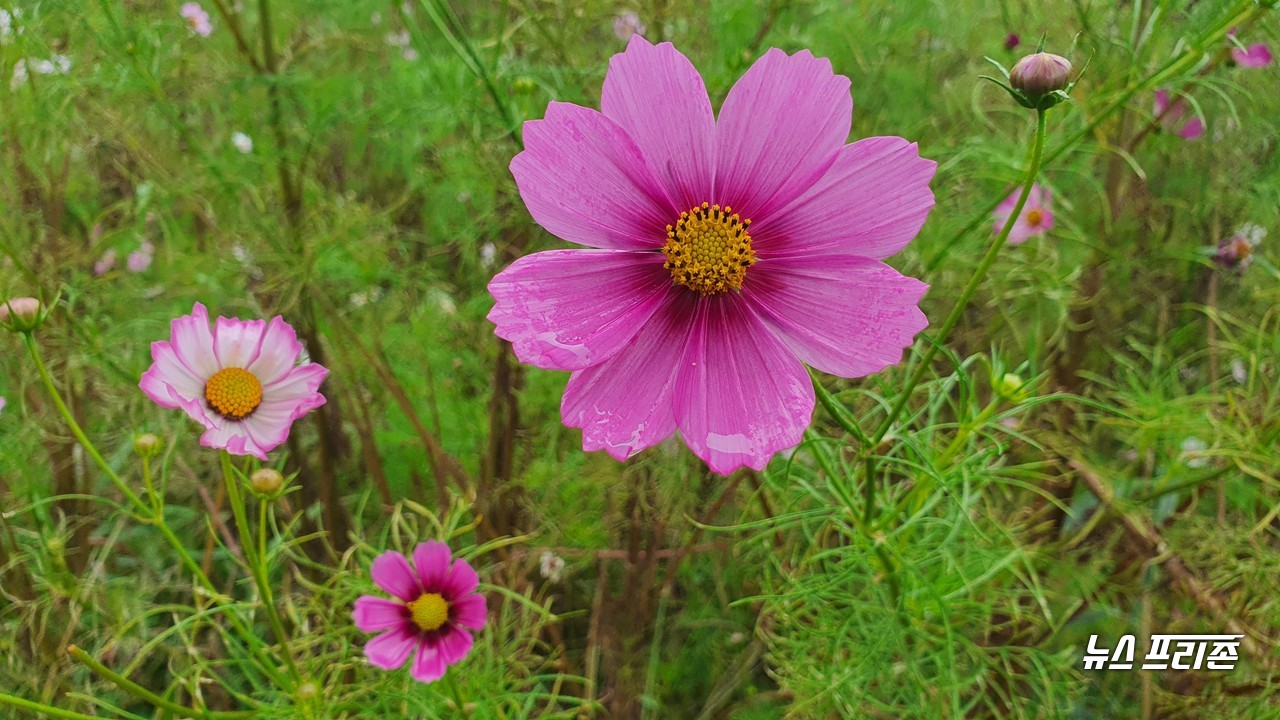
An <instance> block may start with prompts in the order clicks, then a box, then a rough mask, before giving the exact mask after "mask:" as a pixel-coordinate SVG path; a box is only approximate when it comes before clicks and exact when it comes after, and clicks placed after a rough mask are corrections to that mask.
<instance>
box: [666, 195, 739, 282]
mask: <svg viewBox="0 0 1280 720" xmlns="http://www.w3.org/2000/svg"><path fill="white" fill-rule="evenodd" d="M750 225H751V221H750V220H743V219H742V218H740V217H738V215H737V214H736V213H734V212H733V208H731V207H729V206H728V205H726V206H725V207H724V209H723V210H722V209H720V206H719V205H708V204H707V203H702V205H699V206H698V207H695V208H693V209H692V210H689V211H688V212H682V213H680V219H679V220H678V221H676V224H675V225H668V226H667V244H666V245H663V246H662V254H663V255H666V256H667V261H666V263H664V264H663V267H665V268H666V269H667V270H668V271H670V272H671V279H672V280H673V281H675V282H676V283H678V284H680V285H683V286H685V287H687V288H689V289H690V290H693V291H694V292H697V293H699V294H701V295H718V294H720V293H722V292H724V291H726V290H740V289H742V281H743V280H745V279H746V277H747V268H749V267H751V265H752V264H753V263H754V262H755V261H756V253H755V251H754V250H752V249H751V235H749V234H748V233H747V228H748V227H750Z"/></svg>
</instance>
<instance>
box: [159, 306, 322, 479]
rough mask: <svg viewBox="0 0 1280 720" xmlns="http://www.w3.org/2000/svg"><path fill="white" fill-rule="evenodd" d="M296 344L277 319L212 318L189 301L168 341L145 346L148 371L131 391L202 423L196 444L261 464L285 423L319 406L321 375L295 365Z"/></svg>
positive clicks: (282, 436)
mask: <svg viewBox="0 0 1280 720" xmlns="http://www.w3.org/2000/svg"><path fill="white" fill-rule="evenodd" d="M301 352H302V344H301V343H299V342H298V337H297V335H296V334H295V333H294V331H293V328H292V327H290V326H289V324H288V323H286V322H285V321H284V319H283V318H281V317H279V316H277V317H274V318H272V319H271V322H270V323H268V322H267V321H265V320H251V321H242V320H233V319H229V318H224V317H220V318H218V322H217V325H216V326H215V327H214V329H213V332H210V331H209V314H208V312H207V311H206V310H205V307H204V305H201V304H200V303H196V304H195V307H194V308H193V309H192V310H191V314H190V315H183V316H182V317H180V318H176V319H175V320H174V321H173V324H172V329H171V336H170V338H169V340H168V342H163V341H162V342H154V343H151V359H152V361H153V362H152V364H151V367H150V369H148V370H147V371H146V372H145V373H143V374H142V381H141V382H140V383H138V386H139V387H141V388H142V391H143V392H145V393H146V394H147V397H149V398H151V399H152V400H153V401H155V403H156V404H157V405H160V406H161V407H166V408H181V409H182V410H184V411H186V413H187V415H190V416H191V417H192V418H193V419H194V420H196V421H197V422H199V423H200V424H202V425H204V427H205V432H204V435H202V436H201V437H200V444H201V445H204V446H205V447H211V448H221V449H225V450H227V451H228V452H231V453H232V454H235V455H254V456H257V457H258V458H259V459H261V460H266V459H267V453H268V452H270V451H271V450H272V449H274V448H275V447H277V446H278V445H280V444H281V443H283V442H284V441H285V440H286V439H288V437H289V428H290V426H292V425H293V421H294V420H297V419H298V418H300V417H302V416H303V415H306V414H307V413H309V412H311V411H312V410H314V409H316V408H318V407H320V406H321V405H323V404H324V402H325V400H324V396H323V395H321V394H320V393H318V392H316V390H317V388H319V387H320V383H322V382H324V378H325V376H326V375H328V374H329V371H328V370H326V369H325V368H324V367H322V366H320V365H317V364H315V363H307V364H305V365H301V366H295V363H297V361H298V355H299V353H301Z"/></svg>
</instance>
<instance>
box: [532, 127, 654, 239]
mask: <svg viewBox="0 0 1280 720" xmlns="http://www.w3.org/2000/svg"><path fill="white" fill-rule="evenodd" d="M524 144H525V149H524V152H521V153H520V154H519V155H516V156H515V158H514V159H512V160H511V174H512V175H513V176H515V179H516V185H517V186H518V187H519V189H520V196H521V197H522V198H524V203H525V205H526V206H527V207H528V208H529V214H531V215H532V216H533V219H534V220H535V221H537V223H538V224H539V225H541V226H542V227H543V228H545V229H546V230H547V231H548V232H550V233H551V234H552V235H555V236H557V237H559V238H562V239H564V240H568V241H569V242H575V243H578V244H579V245H588V246H591V247H601V248H615V249H619V250H646V249H653V248H657V247H661V246H662V244H663V243H664V242H666V227H667V224H668V223H670V222H672V220H674V219H675V218H676V217H678V216H679V211H677V210H676V209H675V206H674V205H672V203H671V200H670V199H668V197H667V195H666V191H665V190H664V189H663V187H662V184H661V182H660V181H659V180H658V178H657V176H655V175H654V173H653V170H651V169H650V167H649V165H648V163H647V162H646V160H645V157H644V153H642V152H641V151H640V148H638V147H637V146H636V143H635V141H633V140H632V139H631V138H630V137H629V136H628V135H627V133H626V131H625V130H623V129H622V128H621V127H619V126H618V124H617V123H616V122H614V121H613V120H610V119H609V118H607V117H605V116H604V115H602V114H601V113H598V112H596V111H595V110H589V109H587V108H584V107H578V106H577V105H570V104H569V103H561V102H553V103H551V104H550V105H548V106H547V115H546V118H544V119H542V120H531V121H529V122H526V123H525V124H524Z"/></svg>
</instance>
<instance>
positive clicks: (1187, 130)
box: [1152, 88, 1204, 140]
mask: <svg viewBox="0 0 1280 720" xmlns="http://www.w3.org/2000/svg"><path fill="white" fill-rule="evenodd" d="M1152 112H1154V113H1155V116H1156V119H1157V120H1159V121H1160V122H1161V123H1162V124H1163V125H1164V126H1165V127H1166V128H1168V129H1169V131H1171V132H1174V133H1177V134H1178V137H1180V138H1182V139H1183V140H1195V139H1197V138H1199V137H1200V136H1201V135H1204V121H1203V120H1201V119H1200V118H1198V117H1192V118H1190V119H1186V120H1184V119H1183V116H1184V115H1186V113H1187V101H1186V100H1183V99H1181V98H1179V99H1178V100H1176V101H1174V103H1173V105H1170V104H1169V91H1168V90H1166V89H1164V88H1160V89H1159V90H1156V100H1155V105H1154V106H1153V108H1152Z"/></svg>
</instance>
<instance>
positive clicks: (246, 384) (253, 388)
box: [204, 368, 262, 420]
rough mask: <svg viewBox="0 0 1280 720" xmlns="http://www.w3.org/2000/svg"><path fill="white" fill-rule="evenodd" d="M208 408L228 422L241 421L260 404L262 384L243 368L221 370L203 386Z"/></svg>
mask: <svg viewBox="0 0 1280 720" xmlns="http://www.w3.org/2000/svg"><path fill="white" fill-rule="evenodd" d="M204 399H205V400H208V401H209V407H211V408H213V409H214V410H215V411H217V413H218V414H219V415H221V416H222V417H224V418H227V419H229V420H243V419H245V418H247V417H249V415H250V414H251V413H252V412H253V411H254V410H257V409H258V406H259V405H261V404H262V383H261V382H258V378H256V377H254V375H253V373H251V372H249V371H248V370H245V369H244V368H223V369H221V370H219V371H218V372H216V373H214V375H213V377H211V378H209V382H207V383H205V386H204Z"/></svg>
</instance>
